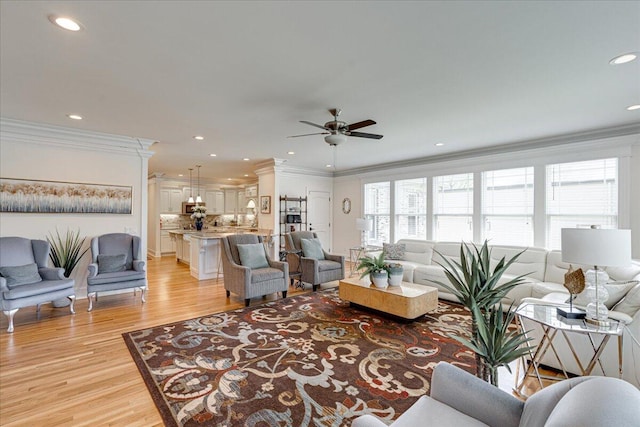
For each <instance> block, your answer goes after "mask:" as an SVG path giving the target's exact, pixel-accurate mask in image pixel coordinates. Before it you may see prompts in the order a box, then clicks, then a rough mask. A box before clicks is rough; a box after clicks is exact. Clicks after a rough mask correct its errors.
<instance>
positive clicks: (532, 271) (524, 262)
mask: <svg viewBox="0 0 640 427" xmlns="http://www.w3.org/2000/svg"><path fill="white" fill-rule="evenodd" d="M525 249H526V250H525ZM523 250H525V251H524V252H522V251H523ZM489 251H490V252H491V269H492V270H493V269H494V268H495V266H496V264H497V263H498V262H499V261H500V260H501V259H502V258H503V257H504V258H505V262H508V261H509V260H510V259H511V258H513V257H514V256H516V255H518V254H520V256H518V259H517V260H516V261H514V263H513V264H511V265H510V266H509V268H508V269H507V271H506V273H508V274H511V275H513V276H520V275H525V276H527V277H530V278H532V279H536V280H539V281H542V280H544V269H545V264H546V262H547V250H546V249H542V248H524V247H522V246H491V245H490V246H489ZM521 252H522V253H521Z"/></svg>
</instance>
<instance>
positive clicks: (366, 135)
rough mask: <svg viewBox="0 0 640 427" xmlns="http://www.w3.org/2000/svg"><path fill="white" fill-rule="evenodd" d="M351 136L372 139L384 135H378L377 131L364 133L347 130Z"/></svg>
mask: <svg viewBox="0 0 640 427" xmlns="http://www.w3.org/2000/svg"><path fill="white" fill-rule="evenodd" d="M347 135H349V136H357V137H359V138H370V139H381V138H382V135H376V134H375V133H364V132H347Z"/></svg>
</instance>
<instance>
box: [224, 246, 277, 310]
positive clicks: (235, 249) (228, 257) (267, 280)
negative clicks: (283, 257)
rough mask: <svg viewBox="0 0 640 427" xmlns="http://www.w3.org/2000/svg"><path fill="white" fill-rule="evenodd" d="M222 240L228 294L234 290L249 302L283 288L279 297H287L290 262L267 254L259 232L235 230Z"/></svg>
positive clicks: (245, 302) (245, 303)
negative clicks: (234, 232)
mask: <svg viewBox="0 0 640 427" xmlns="http://www.w3.org/2000/svg"><path fill="white" fill-rule="evenodd" d="M221 242H222V246H223V247H222V252H223V255H222V267H223V272H224V288H225V290H226V291H227V298H228V297H229V296H230V295H231V292H233V293H234V294H237V295H240V297H242V298H244V305H245V306H249V302H250V300H251V298H254V297H259V296H263V295H267V294H271V293H274V292H282V297H283V298H286V297H287V290H288V286H289V284H288V282H289V265H288V264H287V263H286V262H280V261H274V260H272V259H271V257H269V255H268V254H267V251H266V250H265V248H264V246H263V244H262V237H261V236H256V235H253V234H234V235H231V236H227V237H223V238H222V239H221Z"/></svg>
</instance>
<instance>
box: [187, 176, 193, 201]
mask: <svg viewBox="0 0 640 427" xmlns="http://www.w3.org/2000/svg"><path fill="white" fill-rule="evenodd" d="M191 171H193V168H189V200H187V203H193V188H192V187H191Z"/></svg>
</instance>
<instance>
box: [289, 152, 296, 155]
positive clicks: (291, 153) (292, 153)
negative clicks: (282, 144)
mask: <svg viewBox="0 0 640 427" xmlns="http://www.w3.org/2000/svg"><path fill="white" fill-rule="evenodd" d="M287 154H290V155H294V154H296V152H295V151H287Z"/></svg>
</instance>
